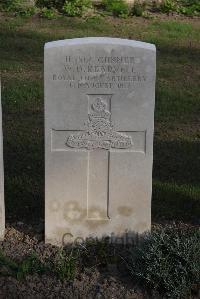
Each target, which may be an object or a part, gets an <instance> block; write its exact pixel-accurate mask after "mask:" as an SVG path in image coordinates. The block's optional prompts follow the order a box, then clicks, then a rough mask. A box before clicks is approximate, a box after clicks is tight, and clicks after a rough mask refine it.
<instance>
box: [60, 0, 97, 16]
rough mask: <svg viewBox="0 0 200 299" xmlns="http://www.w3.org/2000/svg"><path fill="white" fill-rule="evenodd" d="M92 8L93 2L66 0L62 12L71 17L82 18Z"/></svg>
mask: <svg viewBox="0 0 200 299" xmlns="http://www.w3.org/2000/svg"><path fill="white" fill-rule="evenodd" d="M91 8H92V2H91V0H66V1H65V3H64V5H63V8H62V10H63V12H64V13H65V14H66V15H68V16H70V17H75V16H78V17H82V16H83V15H84V14H85V13H87V12H88V10H89V9H91Z"/></svg>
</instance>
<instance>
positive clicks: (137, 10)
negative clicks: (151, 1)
mask: <svg viewBox="0 0 200 299" xmlns="http://www.w3.org/2000/svg"><path fill="white" fill-rule="evenodd" d="M145 9H146V2H144V1H143V2H141V1H135V2H134V4H133V7H132V9H131V14H132V15H133V16H137V17H141V16H143V15H144V12H145Z"/></svg>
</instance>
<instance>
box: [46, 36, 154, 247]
mask: <svg viewBox="0 0 200 299" xmlns="http://www.w3.org/2000/svg"><path fill="white" fill-rule="evenodd" d="M155 66H156V51H155V46H154V45H152V44H148V43H143V42H138V41H133V40H125V39H117V38H80V39H71V40H63V41H56V42H50V43H47V44H46V45H45V135H46V136H45V154H46V157H45V160H46V161H45V173H46V174H45V175H46V186H45V197H46V203H45V213H46V215H45V238H46V242H50V243H52V244H58V245H62V242H67V240H68V241H69V242H70V241H73V240H75V239H76V238H83V239H85V238H86V237H89V236H95V237H99V238H101V237H102V236H105V235H108V236H111V234H112V236H123V234H125V233H126V234H127V233H130V234H131V233H134V232H135V233H142V232H144V231H147V230H149V229H150V226H151V189H152V160H153V127H154V101H155V72H156V70H155Z"/></svg>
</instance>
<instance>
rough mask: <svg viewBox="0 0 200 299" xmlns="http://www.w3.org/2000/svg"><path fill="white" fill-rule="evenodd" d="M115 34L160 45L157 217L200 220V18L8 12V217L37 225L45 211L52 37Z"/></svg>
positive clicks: (4, 33)
mask: <svg viewBox="0 0 200 299" xmlns="http://www.w3.org/2000/svg"><path fill="white" fill-rule="evenodd" d="M86 36H111V37H121V38H131V39H136V40H142V41H145V42H152V43H155V44H156V47H157V86H156V89H157V90H156V110H155V142H154V144H155V146H154V171H153V182H154V183H153V207H152V215H153V221H154V222H162V221H163V220H165V221H171V220H181V221H183V222H186V223H197V222H198V218H199V214H200V211H199V201H200V187H199V179H200V176H199V169H200V157H199V148H200V134H199V132H198V130H199V121H198V119H199V113H200V98H199V82H198V76H199V65H200V55H199V54H200V47H199V44H198V42H199V40H200V31H199V21H198V20H196V21H195V20H192V19H185V20H182V19H179V20H176V21H174V19H170V18H168V19H166V20H162V19H156V20H154V19H153V20H145V19H142V18H128V19H115V18H111V17H105V18H102V17H90V18H86V19H81V18H67V17H60V18H59V19H57V20H46V19H40V18H37V17H32V18H20V17H12V16H9V15H2V16H1V19H0V57H1V60H0V68H1V76H2V85H3V90H2V104H3V112H4V113H3V127H4V160H5V198H6V216H7V218H8V219H9V220H10V221H15V220H18V221H21V220H23V219H25V220H26V221H27V222H32V221H35V222H37V221H38V220H39V218H43V209H44V193H43V191H44V144H43V143H44V129H43V112H44V111H43V110H44V108H43V47H44V43H45V42H47V41H52V40H58V39H65V38H74V37H86Z"/></svg>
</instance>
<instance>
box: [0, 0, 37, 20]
mask: <svg viewBox="0 0 200 299" xmlns="http://www.w3.org/2000/svg"><path fill="white" fill-rule="evenodd" d="M2 7H3V9H4V10H5V11H7V12H14V13H15V14H16V15H20V16H25V17H29V16H32V15H34V13H35V12H36V8H35V6H34V5H33V4H31V3H29V2H28V1H26V0H6V1H5V0H3V3H2Z"/></svg>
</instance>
